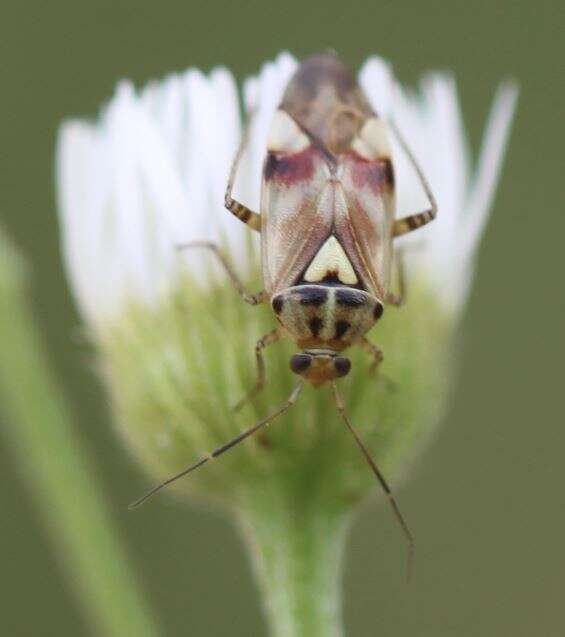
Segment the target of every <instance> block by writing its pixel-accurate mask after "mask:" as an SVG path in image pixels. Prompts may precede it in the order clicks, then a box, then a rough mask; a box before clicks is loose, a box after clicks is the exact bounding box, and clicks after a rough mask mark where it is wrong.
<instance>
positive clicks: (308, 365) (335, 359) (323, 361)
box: [290, 350, 351, 387]
mask: <svg viewBox="0 0 565 637" xmlns="http://www.w3.org/2000/svg"><path fill="white" fill-rule="evenodd" d="M290 369H291V370H292V371H293V372H294V373H295V374H298V375H299V376H302V377H303V378H305V379H306V380H307V381H309V382H310V383H312V385H314V386H315V387H318V386H320V385H323V384H324V383H326V382H327V381H329V380H335V379H336V378H341V377H342V376H347V374H349V370H350V369H351V361H350V360H349V359H348V358H345V356H338V355H337V354H336V352H329V351H328V352H326V351H323V352H320V351H308V350H306V351H304V352H300V353H299V354H294V356H292V358H291V359H290Z"/></svg>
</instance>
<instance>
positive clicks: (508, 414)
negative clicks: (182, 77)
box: [0, 0, 565, 637]
mask: <svg viewBox="0 0 565 637" xmlns="http://www.w3.org/2000/svg"><path fill="white" fill-rule="evenodd" d="M564 32H565V3H563V2H544V1H538V2H535V3H533V2H531V1H528V0H519V1H516V0H515V1H513V2H504V1H502V0H498V1H493V2H478V1H477V2H470V1H469V0H467V1H465V2H463V1H452V2H446V1H445V0H443V1H441V2H440V1H439V0H428V1H427V2H425V3H424V2H416V1H412V2H402V1H398V0H397V1H396V2H380V3H379V2H367V3H363V2H357V1H353V0H345V1H343V0H326V1H325V2H305V1H304V0H302V1H296V0H286V2H276V3H270V2H261V1H258V0H252V1H248V2H212V1H210V0H209V1H207V2H204V1H193V2H190V1H184V2H178V1H177V2H160V3H149V2H141V3H140V2H133V1H124V0H114V1H112V2H105V1H101V0H98V1H92V2H88V3H84V2H76V1H74V2H72V1H70V0H58V1H54V2H39V1H38V2H34V3H21V2H18V3H16V2H4V3H3V4H2V8H1V9H0V59H1V60H2V62H1V69H2V96H1V100H0V109H1V117H0V128H1V146H0V147H1V149H2V169H1V171H0V215H1V218H2V222H3V224H4V225H5V226H7V228H8V230H9V231H10V233H11V234H12V236H13V237H14V238H15V239H16V241H17V243H18V244H19V246H20V247H21V248H22V249H23V250H24V251H25V253H26V254H27V255H28V257H29V258H30V260H31V261H32V263H33V266H34V279H33V289H32V293H33V304H34V308H35V311H36V314H37V318H38V319H39V320H40V321H41V325H42V329H43V335H44V337H45V340H46V342H47V345H48V348H49V353H50V357H51V361H52V363H53V365H54V366H55V368H56V370H57V371H58V373H59V375H60V376H61V377H62V379H63V380H64V382H65V384H66V388H67V390H68V393H69V395H70V396H71V398H72V400H73V405H74V408H75V416H76V426H77V427H78V428H80V430H81V433H82V435H83V438H84V441H85V443H86V445H87V447H88V451H89V453H90V455H91V457H92V459H93V461H94V462H95V463H96V468H97V472H98V475H99V477H100V479H101V481H102V483H103V485H104V488H105V492H106V495H107V498H108V500H109V503H110V506H111V508H112V512H113V514H114V517H115V520H116V523H117V525H118V526H119V528H120V530H121V534H122V537H123V539H124V542H125V543H126V546H127V549H128V553H129V555H130V556H131V558H132V560H133V561H134V566H135V568H136V570H137V573H138V574H139V577H140V579H141V581H142V583H143V586H144V587H145V589H146V591H147V594H148V596H149V598H150V601H151V603H152V606H153V607H154V609H155V610H156V612H157V613H158V615H159V617H160V618H161V620H162V622H163V624H164V626H165V634H166V635H168V636H170V637H175V636H177V635H178V636H180V635H195V636H200V635H206V636H214V635H232V636H234V637H235V636H250V635H262V634H264V632H265V627H264V623H263V620H262V617H261V613H260V607H259V601H258V597H257V595H256V592H255V590H254V585H253V582H252V580H251V577H250V572H249V567H248V564H247V561H246V558H245V555H244V554H243V551H242V547H241V545H240V543H239V541H238V538H237V537H236V535H235V533H234V532H233V531H232V529H231V528H230V526H229V525H228V524H227V523H226V521H225V520H224V519H223V518H222V517H221V516H220V515H218V514H217V513H214V512H210V511H206V510H203V509H197V508H195V509H192V510H191V509H187V508H185V507H182V506H180V505H178V504H176V503H175V502H173V501H172V500H170V499H168V498H167V497H162V498H160V499H158V500H156V501H155V502H154V504H153V505H152V506H151V507H148V508H147V509H145V510H143V511H140V512H139V513H138V514H136V515H132V514H129V513H128V512H127V510H126V504H127V502H128V501H130V500H131V498H132V496H135V495H138V494H139V493H140V492H141V491H142V490H143V488H144V487H145V486H146V484H147V483H146V481H145V480H144V479H143V476H142V475H141V472H140V471H139V469H138V468H137V467H136V466H135V465H134V463H133V462H131V460H130V459H129V458H128V457H127V455H126V453H125V451H124V449H123V448H122V447H121V446H120V444H118V441H117V438H116V437H115V436H114V433H113V431H112V426H111V423H110V422H109V418H108V411H107V405H106V404H105V398H104V395H103V393H102V391H101V388H100V385H99V383H98V382H97V379H96V377H95V376H94V374H93V373H92V370H91V369H90V368H89V365H90V362H89V359H88V357H87V353H86V352H85V350H84V348H81V347H79V346H77V344H76V342H75V341H74V340H73V339H74V334H75V333H76V327H77V325H78V323H79V319H78V316H77V314H76V311H75V309H74V307H73V303H72V299H71V298H70V295H69V292H68V289H67V287H66V283H65V280H64V278H63V274H62V270H61V263H60V255H59V251H58V236H57V232H58V230H57V221H56V215H55V208H54V193H53V161H52V157H53V144H54V139H55V133H56V130H57V126H58V123H59V121H60V120H61V119H62V118H63V117H66V116H69V115H93V114H94V113H95V111H96V109H97V108H98V106H99V104H100V103H101V102H102V101H103V100H105V99H107V97H108V96H109V95H110V94H111V93H112V90H113V87H114V84H115V82H116V81H117V80H118V79H119V78H122V77H131V78H133V79H134V80H135V81H136V83H138V84H140V83H143V82H145V81H146V80H148V79H149V78H154V77H161V76H162V75H163V74H165V73H168V72H170V71H172V70H180V69H183V68H185V67H186V66H191V65H194V66H198V67H201V68H203V69H210V68H211V67H212V66H214V65H217V64H221V63H224V64H228V65H229V66H230V67H231V68H232V69H233V70H234V72H235V73H236V75H237V76H238V77H239V78H241V77H243V76H244V75H247V74H249V73H254V72H255V71H256V70H257V68H258V67H259V65H260V64H261V63H262V62H263V61H264V60H265V59H267V58H272V57H273V56H274V55H275V54H276V53H277V52H278V51H279V50H281V49H289V50H290V51H292V52H293V53H294V54H295V55H297V56H299V57H302V56H304V55H307V54H309V53H311V52H314V51H316V50H319V49H323V48H327V47H331V48H335V49H337V50H338V51H339V52H340V53H341V54H342V55H343V57H344V58H345V59H346V60H347V61H348V62H349V63H351V64H352V65H355V66H358V65H360V64H361V62H362V61H363V60H364V58H365V57H366V56H367V55H368V54H370V53H373V52H378V53H380V54H382V55H384V56H386V57H388V58H390V59H391V60H392V61H393V62H394V64H395V68H396V70H397V72H398V74H399V76H400V77H401V78H402V79H403V80H404V81H408V82H411V81H414V80H415V79H416V78H417V76H418V75H419V74H420V73H421V72H422V71H424V70H425V69H428V68H430V67H433V68H436V67H439V68H451V69H453V70H454V71H455V72H456V73H457V76H458V80H459V86H460V90H461V93H462V100H463V109H464V113H465V117H466V121H467V122H468V126H469V129H470V133H471V136H472V140H473V142H474V144H475V149H476V144H477V141H478V139H479V134H480V131H481V125H482V123H483V122H484V120H485V116H486V114H487V110H488V108H489V104H490V100H491V97H492V95H493V92H494V88H495V86H496V84H497V82H498V81H499V80H500V79H501V78H503V77H504V76H508V75H510V76H513V77H516V78H517V79H518V80H519V82H520V84H521V87H522V94H521V100H520V104H519V109H518V117H517V120H516V125H515V128H514V131H513V135H512V140H511V144H510V148H509V154H508V162H507V165H506V166H505V169H504V172H503V178H502V181H501V184H500V190H499V194H498V197H497V200H496V204H495V214H494V216H493V219H492V222H491V224H490V226H489V229H488V233H487V235H486V237H485V240H484V243H483V248H482V252H481V255H480V261H479V268H478V274H477V280H476V286H475V288H474V292H473V295H472V299H471V303H470V307H469V311H468V313H467V315H466V319H465V324H464V327H463V330H462V334H461V342H462V347H461V348H460V352H461V361H460V379H459V383H458V388H457V390H456V392H455V395H454V397H453V400H452V404H451V408H450V410H449V413H448V415H447V418H446V422H445V424H444V426H443V428H442V430H441V434H440V436H439V437H438V440H437V441H436V443H435V444H434V446H433V448H432V449H431V451H430V452H429V453H427V454H426V455H425V456H424V458H423V459H422V460H421V462H420V463H419V466H418V467H417V469H416V471H415V473H414V479H413V480H412V481H411V482H410V484H408V485H407V487H406V488H405V489H404V490H403V492H402V495H401V500H402V507H403V510H404V511H405V512H407V515H408V517H409V519H410V522H411V526H412V527H413V529H414V530H415V533H416V536H417V541H418V546H419V553H418V557H417V572H416V577H415V580H414V581H413V582H412V583H411V585H410V586H406V585H405V584H404V581H403V572H402V541H401V538H400V537H399V533H398V531H397V528H396V526H395V524H394V522H393V521H392V519H391V516H390V515H389V513H388V511H385V510H384V509H383V510H379V509H377V508H376V507H370V508H368V509H367V510H366V511H365V512H364V513H363V514H362V515H361V517H360V519H359V521H358V523H357V524H356V526H355V528H354V531H353V533H352V535H351V538H350V542H349V546H348V555H347V560H346V573H345V588H346V596H345V602H346V604H345V617H346V623H347V627H348V635H351V636H353V637H365V636H367V637H369V636H374V635H391V636H397V635H398V636H404V635H418V636H422V637H428V636H429V637H432V636H433V637H438V636H440V635H458V636H459V635H461V636H471V635H473V636H475V635H481V636H482V635H497V636H505V635H512V636H517V635H524V636H531V635H536V636H542V637H549V636H558V635H565V610H564V608H565V605H564V603H563V596H564V592H565V577H564V568H565V557H564V551H563V538H564V537H565V498H564V495H563V482H564V477H565V472H564V471H563V450H564V446H565V426H564V425H565V419H564V417H563V398H562V397H563V388H562V386H561V382H562V380H563V360H564V356H563V354H564V351H563V349H564V348H563V341H564V337H563V325H564V299H563V279H562V273H563V260H562V254H563V247H562V244H563V236H564V234H565V211H564V210H563V202H564V200H565V197H564V195H563V188H564V179H563V171H564V168H565V162H564V152H565V150H564V149H565V144H564V143H563V142H564V141H565V140H564V138H563V129H564V125H563V114H564V113H565V82H564V79H563V78H564V76H563V59H564V54H565V47H564V46H563V38H564ZM0 355H1V354H0ZM0 463H1V465H0V466H1V467H2V480H1V481H0V490H1V495H0V498H1V503H2V504H1V506H2V514H1V516H0V527H1V544H0V546H1V548H0V564H1V566H0V599H1V600H2V603H1V610H0V634H2V635H16V636H18V637H19V636H20V635H22V636H27V635H34V636H36V635H60V636H66V635H83V634H88V630H87V628H86V626H85V624H84V621H83V618H82V616H81V615H80V614H79V611H78V608H77V605H76V604H75V601H74V598H73V597H72V595H71V593H70V590H71V586H70V585H69V582H68V581H66V579H65V578H64V576H63V572H62V570H61V568H60V567H59V565H58V564H57V561H56V559H55V556H54V554H53V552H52V550H51V545H50V543H48V541H47V537H46V534H45V533H44V529H43V527H42V522H41V520H40V519H39V516H38V514H37V512H36V511H35V510H34V506H33V502H32V500H31V499H30V498H29V497H28V493H27V491H26V489H25V487H24V482H23V480H22V476H21V475H20V474H19V472H18V467H17V466H16V464H15V461H14V459H13V458H12V457H11V456H10V454H8V453H7V451H6V450H5V449H2V450H1V451H0Z"/></svg>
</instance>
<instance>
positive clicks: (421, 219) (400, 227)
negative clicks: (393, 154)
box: [390, 122, 437, 237]
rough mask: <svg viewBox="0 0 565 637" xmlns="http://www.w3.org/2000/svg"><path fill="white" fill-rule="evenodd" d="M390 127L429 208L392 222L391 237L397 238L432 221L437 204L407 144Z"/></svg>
mask: <svg viewBox="0 0 565 637" xmlns="http://www.w3.org/2000/svg"><path fill="white" fill-rule="evenodd" d="M390 126H391V128H392V130H393V131H394V134H395V135H396V138H397V139H398V141H399V143H400V146H401V147H402V150H403V151H404V152H405V153H406V155H407V156H408V159H409V160H410V163H411V164H412V166H413V167H414V170H415V171H416V174H417V175H418V178H419V179H420V182H421V183H422V186H423V188H424V191H425V193H426V196H427V198H428V200H429V202H430V208H428V210H424V211H423V212H417V213H416V214H414V215H410V216H408V217H404V218H403V219H397V220H396V221H395V222H394V228H393V235H394V236H395V237H399V236H401V235H403V234H406V233H407V232H412V230H416V229H417V228H421V227H422V226H425V225H426V224H427V223H429V222H430V221H433V220H434V219H435V217H436V214H437V202H436V199H435V197H434V194H433V192H432V190H431V188H430V185H429V184H428V180H427V179H426V177H425V175H424V173H423V171H422V169H421V168H420V165H419V164H418V162H417V161H416V158H415V157H414V155H413V153H412V151H411V150H410V148H409V147H408V144H407V143H406V141H405V140H404V137H403V136H402V135H401V134H400V131H399V130H398V128H397V127H396V124H395V123H394V122H390Z"/></svg>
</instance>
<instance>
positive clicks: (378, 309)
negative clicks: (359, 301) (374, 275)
mask: <svg viewBox="0 0 565 637" xmlns="http://www.w3.org/2000/svg"><path fill="white" fill-rule="evenodd" d="M383 312H384V306H383V304H382V303H380V302H379V301H377V304H376V305H375V308H374V309H373V317H374V319H375V321H378V320H379V319H380V318H381V316H382V315H383Z"/></svg>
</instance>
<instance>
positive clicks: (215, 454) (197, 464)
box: [128, 381, 304, 509]
mask: <svg viewBox="0 0 565 637" xmlns="http://www.w3.org/2000/svg"><path fill="white" fill-rule="evenodd" d="M303 386H304V381H302V382H300V383H298V385H296V387H295V388H294V389H293V390H292V393H291V394H290V396H289V397H288V398H287V399H286V400H285V402H284V403H283V404H282V405H281V406H280V407H279V408H278V409H276V410H275V411H274V412H273V413H272V414H270V415H269V416H266V417H265V418H263V419H262V420H260V421H259V422H258V423H257V424H255V425H253V427H250V428H249V429H247V430H246V431H244V432H242V433H240V434H239V435H238V436H236V437H235V438H232V440H230V441H229V442H226V444H225V445H222V446H221V447H218V448H217V449H214V451H212V453H211V454H210V455H208V456H205V457H204V458H201V459H200V460H199V461H198V462H195V463H194V464H192V465H190V467H187V468H186V469H183V470H182V471H180V472H179V473H177V474H175V475H174V476H171V477H170V478H167V480H165V481H163V482H161V483H160V484H158V485H157V486H155V487H153V488H152V489H151V490H150V491H148V492H147V493H146V494H145V495H143V496H141V498H139V499H137V500H136V501H135V502H132V503H131V504H130V505H129V507H128V508H129V509H136V508H137V507H138V506H140V505H141V504H143V503H144V502H145V501H146V500H148V499H149V498H150V497H151V496H153V495H155V494H156V493H157V492H158V491H161V489H163V488H165V487H166V486H167V485H169V484H171V483H172V482H176V481H177V480H178V479H179V478H182V477H184V476H186V475H188V474H189V473H191V472H192V471H194V470H195V469H198V467H201V466H202V465H203V464H206V463H207V462H208V461H209V460H212V459H213V458H217V457H218V456H221V455H222V454H223V453H225V452H226V451H229V450H230V449H231V448H232V447H235V446H236V445H237V444H239V443H240V442H243V441H244V440H245V439H246V438H249V436H251V435H253V434H254V433H255V432H256V431H259V429H261V428H262V427H264V426H265V425H268V424H269V423H271V422H272V421H273V420H275V418H278V417H279V416H280V415H281V414H284V412H285V411H287V410H288V409H289V408H290V407H291V406H292V405H293V404H294V403H295V402H296V400H297V398H298V396H299V395H300V392H301V391H302V387H303Z"/></svg>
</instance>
